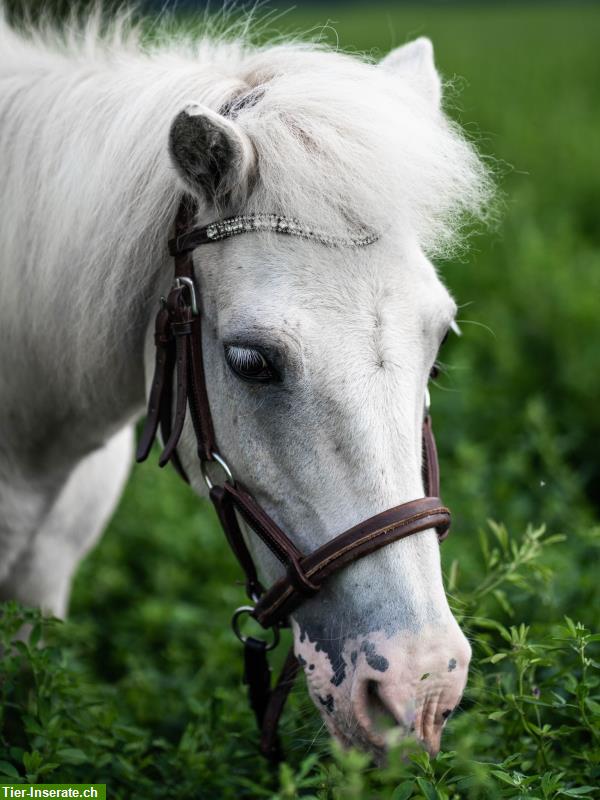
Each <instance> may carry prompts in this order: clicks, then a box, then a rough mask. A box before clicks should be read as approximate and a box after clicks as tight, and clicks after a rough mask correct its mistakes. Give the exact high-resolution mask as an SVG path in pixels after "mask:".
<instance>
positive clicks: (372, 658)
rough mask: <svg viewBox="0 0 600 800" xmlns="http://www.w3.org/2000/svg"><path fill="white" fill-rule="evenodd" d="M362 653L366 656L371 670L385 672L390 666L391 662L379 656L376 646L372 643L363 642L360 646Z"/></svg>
mask: <svg viewBox="0 0 600 800" xmlns="http://www.w3.org/2000/svg"><path fill="white" fill-rule="evenodd" d="M360 651H361V653H364V654H365V658H366V659H367V664H368V665H369V666H370V667H371V669H375V670H377V672H385V671H386V670H387V669H388V667H389V666H390V662H389V661H388V660H387V658H384V657H383V656H380V655H378V654H377V650H376V649H375V645H374V644H373V643H372V642H368V641H367V642H363V643H362V644H361V646H360Z"/></svg>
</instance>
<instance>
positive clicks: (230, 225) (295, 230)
mask: <svg viewBox="0 0 600 800" xmlns="http://www.w3.org/2000/svg"><path fill="white" fill-rule="evenodd" d="M252 231H271V232H273V233H285V234H287V235H288V236H299V237H300V238H302V239H309V240H311V241H314V242H319V243H320V244H324V245H327V246H329V247H366V246H367V245H369V244H373V242H376V241H377V240H378V239H379V234H376V233H368V232H366V231H365V233H364V234H363V235H361V236H355V237H352V238H350V239H344V238H343V237H341V236H332V235H330V234H327V233H323V232H322V231H317V230H314V229H313V228H310V227H309V226H307V225H303V224H302V223H301V222H300V221H299V220H297V219H291V218H289V217H281V216H279V215H277V214H252V215H243V216H239V217H230V218H229V219H223V220H219V221H218V222H211V223H210V224H209V225H206V226H205V227H203V228H194V230H192V231H189V233H184V234H182V235H181V236H178V237H177V238H176V239H173V240H172V241H171V242H170V243H169V249H170V251H171V254H172V255H177V254H179V253H186V252H189V251H191V250H194V249H195V248H196V247H198V245H200V244H206V243H208V242H217V241H219V240H221V239H229V238H230V237H232V236H239V235H240V234H242V233H249V232H252Z"/></svg>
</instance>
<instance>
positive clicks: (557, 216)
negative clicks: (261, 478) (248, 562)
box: [0, 4, 600, 800]
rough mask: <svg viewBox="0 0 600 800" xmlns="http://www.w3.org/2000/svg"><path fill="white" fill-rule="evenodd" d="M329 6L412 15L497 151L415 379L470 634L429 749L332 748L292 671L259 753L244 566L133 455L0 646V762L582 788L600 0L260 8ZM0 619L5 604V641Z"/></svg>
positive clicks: (250, 779) (529, 793) (474, 789)
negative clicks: (68, 578) (493, 190)
mask: <svg viewBox="0 0 600 800" xmlns="http://www.w3.org/2000/svg"><path fill="white" fill-rule="evenodd" d="M328 17H329V18H331V19H332V20H335V21H336V25H335V27H336V29H337V31H338V34H339V40H340V44H341V46H342V47H347V48H353V49H358V50H363V49H369V50H371V49H374V48H378V49H379V52H384V51H386V50H387V49H389V47H391V46H392V45H394V44H398V43H401V42H403V41H405V40H406V39H409V38H411V37H414V36H416V35H421V34H425V35H429V36H431V38H432V39H433V41H434V43H435V46H436V53H437V60H438V64H439V67H440V69H441V70H442V72H443V74H444V75H445V77H446V78H449V79H453V78H454V77H455V76H462V77H461V78H460V80H457V81H455V84H457V85H458V86H459V87H460V90H461V91H460V94H459V95H458V97H456V96H455V97H454V100H453V110H452V113H453V114H454V115H455V116H456V117H457V118H458V119H459V120H460V121H461V122H462V123H463V124H464V125H465V126H466V127H467V129H468V130H469V131H471V133H472V135H473V136H474V137H475V138H476V140H477V141H478V142H479V144H480V147H481V148H482V149H483V151H484V152H485V153H487V154H489V155H490V156H492V157H493V158H495V159H497V160H498V161H499V162H500V169H499V173H500V174H501V176H502V178H501V189H502V192H503V194H504V202H503V205H504V207H503V210H502V220H501V223H500V225H499V228H498V230H496V231H495V232H491V233H488V234H486V235H485V236H479V237H477V238H474V239H473V242H472V250H471V252H470V254H469V255H468V256H466V257H464V259H463V260H462V261H460V262H458V261H457V262H450V263H445V264H442V265H440V268H441V272H442V274H443V276H444V278H445V280H446V282H447V283H448V285H449V286H450V288H451V289H452V291H453V293H454V295H455V297H456V298H457V300H458V302H459V303H460V304H461V305H463V308H462V310H461V314H460V317H461V318H462V319H463V320H464V322H463V325H462V327H463V330H464V334H465V335H464V336H463V338H462V339H461V340H456V341H454V342H452V343H451V344H450V345H449V346H448V350H447V352H445V355H444V360H445V361H446V362H448V364H449V367H450V369H449V371H448V373H447V374H446V375H445V376H443V378H441V379H440V381H439V382H440V384H441V385H440V387H439V389H434V391H433V402H434V410H435V422H436V431H437V434H438V440H439V448H440V453H441V467H442V475H443V490H444V497H445V499H446V501H447V502H448V503H449V505H450V506H451V507H452V508H453V510H454V512H455V525H454V532H453V535H452V536H451V537H450V539H449V540H448V542H447V543H446V544H445V545H444V547H443V562H444V568H445V573H446V577H447V585H448V587H449V591H450V594H451V598H452V603H453V607H454V608H455V610H456V614H457V616H458V617H459V619H461V621H462V625H463V627H464V628H465V630H466V631H467V632H468V634H469V636H470V638H471V640H472V641H473V645H474V664H473V669H472V673H471V678H470V683H469V688H468V691H467V694H466V698H465V701H464V703H463V708H462V710H461V712H460V713H457V715H456V716H455V717H454V718H453V720H452V721H451V722H450V724H449V726H448V731H447V734H446V737H445V740H444V747H445V752H444V753H443V754H442V755H440V756H438V758H437V759H435V760H433V761H430V760H429V759H428V758H427V757H426V756H425V755H424V754H423V753H417V752H412V753H405V752H402V753H400V752H399V753H396V754H394V756H393V757H392V758H391V759H390V766H389V767H388V768H386V769H384V770H377V769H375V768H373V767H372V766H370V765H369V764H368V763H367V761H366V759H365V758H364V757H363V756H361V755H360V754H357V753H349V754H348V753H341V752H339V751H338V750H337V749H336V748H331V747H330V745H329V743H328V741H327V738H326V737H325V736H324V734H323V732H322V730H321V728H320V724H319V719H318V716H317V713H316V711H314V710H313V708H312V706H311V704H310V703H309V701H308V699H307V697H306V696H305V692H304V689H303V686H302V681H299V682H298V688H297V689H296V691H295V692H294V694H293V696H292V702H291V704H290V707H289V709H288V711H287V712H286V715H285V718H284V726H283V729H284V737H285V740H286V748H287V753H288V762H287V763H286V764H285V765H284V766H283V767H282V768H281V770H280V771H279V772H275V773H271V771H270V770H269V769H268V768H267V767H266V765H265V764H264V763H263V762H262V761H261V759H260V758H259V757H258V756H257V753H256V749H255V733H254V728H253V720H252V717H251V713H250V711H249V710H248V709H247V706H246V701H245V695H244V689H243V687H242V685H241V683H240V674H241V652H240V650H239V647H238V643H237V642H236V640H235V639H234V637H233V635H232V634H231V633H230V632H229V627H228V625H229V617H230V614H231V610H232V608H234V607H235V606H236V605H237V604H239V603H240V602H241V601H242V599H243V592H242V589H241V587H240V586H238V585H237V583H236V582H237V581H238V580H239V578H240V575H239V572H238V570H237V568H236V566H235V565H234V563H233V558H232V557H231V555H230V554H229V552H228V550H227V547H226V544H225V542H224V539H223V536H222V534H221V533H220V531H219V530H218V528H217V525H216V522H215V520H214V517H213V515H212V512H211V511H209V510H208V508H207V506H206V505H205V504H204V503H202V502H201V501H198V500H196V499H195V498H194V497H193V496H192V495H191V493H190V492H189V491H188V490H187V488H186V487H185V486H183V485H181V484H180V482H179V480H178V479H177V477H176V476H174V475H173V474H168V473H159V472H158V470H156V468H154V467H153V466H152V465H150V464H149V465H146V466H144V467H137V468H136V469H135V471H134V474H133V476H132V479H131V481H130V483H129V486H128V488H127V491H126V493H125V497H124V499H123V502H122V503H121V506H120V508H119V510H118V512H117V514H116V516H115V518H114V520H113V522H112V523H111V525H110V528H109V530H108V531H107V533H106V535H105V537H104V539H103V540H102V542H101V544H100V545H99V546H98V548H97V549H96V550H95V552H94V553H93V554H92V555H91V556H90V557H89V558H88V559H86V561H85V562H84V563H83V564H82V566H81V569H80V570H79V573H78V575H77V579H76V582H75V588H74V594H73V603H72V615H71V620H70V622H69V623H68V624H67V625H50V629H49V630H48V631H47V641H48V647H46V648H44V649H42V650H38V649H36V648H26V647H25V646H22V647H21V648H20V650H19V651H18V652H17V653H16V654H15V655H14V656H13V657H11V658H7V659H5V662H4V667H3V678H2V679H1V680H0V700H1V701H2V705H1V708H0V775H2V774H5V775H6V776H7V778H8V776H11V775H12V776H13V777H14V775H15V774H17V775H20V776H21V777H22V778H23V780H34V779H36V778H39V779H40V780H42V779H44V780H48V781H59V780H60V781H68V780H72V781H97V782H102V781H104V780H105V781H106V782H107V783H108V784H109V797H116V798H123V799H125V798H136V800H137V799H138V798H139V799H140V800H141V798H154V797H156V798H158V797H161V798H162V797H167V798H168V797H178V798H241V797H248V798H258V797H261V796H265V797H278V798H294V797H300V796H301V797H318V798H344V800H347V799H349V800H352V798H360V799H361V800H362V799H363V798H393V800H401V799H402V798H410V797H415V798H426V800H430V798H459V797H461V798H462V797H469V798H470V797H473V798H477V797H481V798H486V797H510V798H520V797H528V798H555V797H563V796H567V797H578V796H586V797H593V796H599V793H598V789H597V786H598V785H599V784H600V780H599V778H600V742H599V737H600V689H599V679H598V667H599V664H598V663H597V662H598V660H599V657H598V646H599V645H598V639H599V637H598V635H597V633H596V631H597V623H598V608H599V603H600V589H599V581H598V578H597V564H598V555H599V552H600V526H599V524H598V504H599V501H600V465H599V464H600V462H599V461H598V458H597V442H598V440H599V438H600V414H599V413H598V411H597V399H598V397H600V370H599V369H598V367H597V363H598V359H597V346H598V345H597V342H598V335H597V330H598V319H599V317H600V252H599V243H600V214H599V211H598V209H600V181H599V164H598V146H597V138H598V131H599V130H600V103H598V86H599V85H600V56H599V55H598V41H599V40H600V9H598V8H594V7H593V6H581V7H579V6H576V5H574V4H573V5H569V6H565V7H560V6H554V5H550V6H548V7H544V6H541V5H536V6H532V7H527V6H523V5H509V6H504V7H503V6H501V5H498V6H495V5H494V6H488V5H481V6H468V7H464V8H452V9H451V8H444V7H435V6H427V7H424V8H423V9H417V8H410V7H409V8H402V7H401V8H397V7H390V8H389V9H387V8H374V9H372V10H369V11H368V12H367V11H366V10H364V9H361V8H349V9H345V8H344V7H343V6H336V7H334V8H333V9H331V10H330V11H327V10H323V9H317V10H311V11H307V10H306V9H304V10H302V11H296V12H294V13H293V14H291V15H289V16H288V17H284V18H283V19H282V20H280V21H279V22H278V27H279V28H280V29H287V30H291V29H295V28H305V29H306V28H308V27H311V26H312V25H314V24H315V22H317V21H326V20H327V18H328ZM457 105H458V107H457ZM490 518H493V519H496V520H501V521H502V523H503V524H502V525H492V526H490V525H489V524H488V522H487V520H488V519H490ZM504 526H505V527H504ZM541 526H545V527H546V531H547V533H546V534H544V535H542V534H541V532H540V528H541ZM507 531H508V532H509V533H507ZM565 618H566V619H565ZM20 619H21V617H20V615H19V612H18V611H17V610H16V609H11V608H9V609H7V610H6V612H5V615H4V618H3V621H2V630H3V631H4V633H3V636H4V638H5V639H7V638H8V636H9V634H10V632H11V631H12V630H14V629H16V627H17V626H18V624H19V621H20ZM35 630H36V635H37V628H36V629H35ZM282 649H283V648H282ZM280 657H281V654H280ZM26 665H28V666H26Z"/></svg>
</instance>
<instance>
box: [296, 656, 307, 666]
mask: <svg viewBox="0 0 600 800" xmlns="http://www.w3.org/2000/svg"><path fill="white" fill-rule="evenodd" d="M296 658H297V659H298V663H299V664H300V666H301V667H305V666H306V659H305V658H304V657H303V656H301V655H300V654H298V655H297V656H296Z"/></svg>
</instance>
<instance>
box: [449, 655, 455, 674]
mask: <svg viewBox="0 0 600 800" xmlns="http://www.w3.org/2000/svg"><path fill="white" fill-rule="evenodd" d="M453 669H456V659H455V658H451V659H450V661H449V662H448V672H452V670H453Z"/></svg>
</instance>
